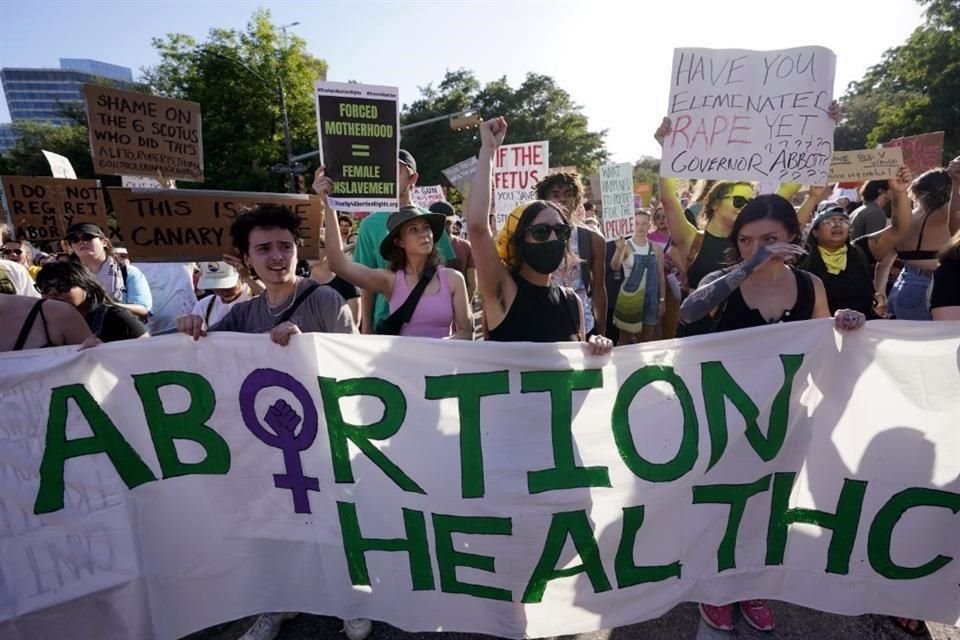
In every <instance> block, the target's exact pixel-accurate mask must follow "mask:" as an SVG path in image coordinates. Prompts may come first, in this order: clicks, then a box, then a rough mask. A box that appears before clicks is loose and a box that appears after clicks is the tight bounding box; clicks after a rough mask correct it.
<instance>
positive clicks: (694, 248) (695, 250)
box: [687, 231, 707, 266]
mask: <svg viewBox="0 0 960 640" xmlns="http://www.w3.org/2000/svg"><path fill="white" fill-rule="evenodd" d="M706 237H707V232H706V231H704V232H703V233H700V232H699V231H698V232H697V235H696V236H694V238H693V242H692V243H690V251H689V252H687V266H690V265H691V264H693V261H694V260H696V259H697V256H699V255H700V250H701V249H703V239H704V238H706Z"/></svg>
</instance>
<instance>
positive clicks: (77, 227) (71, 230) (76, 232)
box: [65, 222, 106, 240]
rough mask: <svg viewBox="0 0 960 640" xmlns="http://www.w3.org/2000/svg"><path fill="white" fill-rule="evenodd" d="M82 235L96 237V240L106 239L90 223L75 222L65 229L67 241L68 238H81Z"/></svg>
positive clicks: (96, 227)
mask: <svg viewBox="0 0 960 640" xmlns="http://www.w3.org/2000/svg"><path fill="white" fill-rule="evenodd" d="M84 234H86V235H89V236H97V237H98V238H105V237H106V236H105V235H104V234H103V231H102V230H101V229H100V227H99V226H97V225H95V224H93V223H92V222H77V223H75V224H72V225H70V226H69V227H67V233H66V235H65V237H66V238H67V239H68V240H69V239H70V236H82V235H84Z"/></svg>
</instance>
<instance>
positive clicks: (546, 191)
mask: <svg viewBox="0 0 960 640" xmlns="http://www.w3.org/2000/svg"><path fill="white" fill-rule="evenodd" d="M554 187H563V188H564V189H569V190H570V191H572V192H573V198H574V202H576V203H577V204H580V203H581V202H583V196H584V192H583V183H582V182H580V174H578V173H573V172H572V171H558V172H556V173H551V174H550V175H548V176H546V177H545V178H543V179H542V180H541V181H540V182H538V183H537V187H536V189H537V200H549V199H550V192H551V191H553V189H554Z"/></svg>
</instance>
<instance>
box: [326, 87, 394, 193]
mask: <svg viewBox="0 0 960 640" xmlns="http://www.w3.org/2000/svg"><path fill="white" fill-rule="evenodd" d="M314 87H315V91H314V93H315V96H316V104H317V132H318V133H319V136H320V163H321V164H322V165H323V166H324V167H326V174H327V175H328V176H329V177H330V178H332V179H333V193H331V194H330V205H331V206H332V207H334V208H335V209H337V210H340V211H348V212H358V211H377V210H383V209H395V208H396V207H397V152H398V151H399V129H400V120H399V111H398V109H397V88H396V87H379V86H372V85H362V84H351V83H346V82H321V81H317V82H316V83H315V84H314Z"/></svg>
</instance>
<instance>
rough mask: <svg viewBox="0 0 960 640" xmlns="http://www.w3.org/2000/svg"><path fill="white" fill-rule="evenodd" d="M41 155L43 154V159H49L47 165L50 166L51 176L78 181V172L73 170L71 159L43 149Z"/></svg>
mask: <svg viewBox="0 0 960 640" xmlns="http://www.w3.org/2000/svg"><path fill="white" fill-rule="evenodd" d="M41 153H43V157H44V158H46V159H47V163H48V164H49V165H50V175H52V176H53V177H54V178H66V179H67V180H76V179H77V172H76V171H74V170H73V165H72V164H71V163H70V159H69V158H67V157H66V156H62V155H60V154H59V153H53V152H51V151H45V150H43V149H41Z"/></svg>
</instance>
